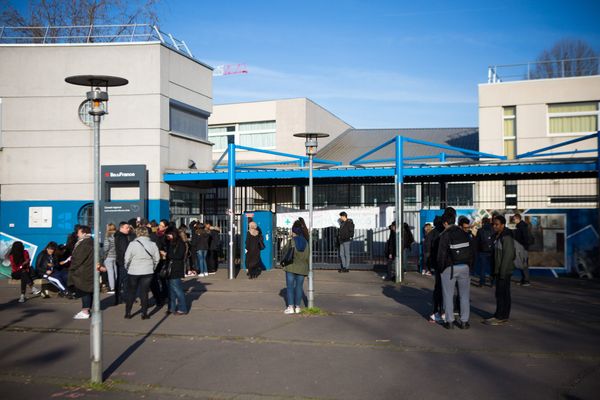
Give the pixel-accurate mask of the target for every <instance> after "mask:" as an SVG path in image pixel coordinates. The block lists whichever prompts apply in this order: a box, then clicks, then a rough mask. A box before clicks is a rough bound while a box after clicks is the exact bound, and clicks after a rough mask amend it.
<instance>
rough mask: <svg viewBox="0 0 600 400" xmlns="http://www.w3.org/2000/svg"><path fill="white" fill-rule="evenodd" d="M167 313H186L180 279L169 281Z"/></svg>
mask: <svg viewBox="0 0 600 400" xmlns="http://www.w3.org/2000/svg"><path fill="white" fill-rule="evenodd" d="M177 303H179V304H177ZM169 311H170V312H172V313H173V312H175V311H181V312H182V313H187V312H188V308H187V304H186V303H185V295H184V293H183V286H182V285H181V279H180V278H176V279H169Z"/></svg>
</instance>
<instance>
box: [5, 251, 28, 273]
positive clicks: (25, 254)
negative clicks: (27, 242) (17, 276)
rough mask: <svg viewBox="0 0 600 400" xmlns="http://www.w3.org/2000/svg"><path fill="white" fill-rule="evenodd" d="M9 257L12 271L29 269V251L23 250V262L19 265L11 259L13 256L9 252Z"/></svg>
mask: <svg viewBox="0 0 600 400" xmlns="http://www.w3.org/2000/svg"><path fill="white" fill-rule="evenodd" d="M9 258H10V267H11V268H12V272H19V271H21V270H25V271H29V264H30V262H29V261H30V260H29V252H28V251H27V250H24V251H23V262H22V263H21V264H19V265H17V264H15V262H14V261H13V256H12V254H11V256H10V257H9Z"/></svg>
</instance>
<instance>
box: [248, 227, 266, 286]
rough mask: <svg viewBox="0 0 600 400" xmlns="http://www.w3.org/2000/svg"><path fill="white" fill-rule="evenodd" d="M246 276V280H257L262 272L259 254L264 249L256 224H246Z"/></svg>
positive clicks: (260, 233) (261, 236)
mask: <svg viewBox="0 0 600 400" xmlns="http://www.w3.org/2000/svg"><path fill="white" fill-rule="evenodd" d="M245 248H246V275H248V278H250V279H255V278H258V276H259V275H260V273H261V271H262V260H261V259H260V252H261V250H262V249H264V248H265V242H264V240H263V235H262V232H261V231H260V228H259V227H258V225H256V222H254V221H252V222H250V223H249V224H248V233H247V234H246V247H245Z"/></svg>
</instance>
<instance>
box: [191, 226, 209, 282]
mask: <svg viewBox="0 0 600 400" xmlns="http://www.w3.org/2000/svg"><path fill="white" fill-rule="evenodd" d="M209 248H210V233H209V232H208V231H207V230H206V227H205V226H204V224H203V223H198V224H196V226H195V227H194V232H193V233H192V252H193V253H194V254H195V256H196V268H197V269H198V276H208V265H207V263H206V256H207V255H208V249H209Z"/></svg>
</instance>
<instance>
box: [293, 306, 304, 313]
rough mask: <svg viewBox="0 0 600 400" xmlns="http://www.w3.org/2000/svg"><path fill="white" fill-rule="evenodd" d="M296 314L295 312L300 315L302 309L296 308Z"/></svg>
mask: <svg viewBox="0 0 600 400" xmlns="http://www.w3.org/2000/svg"><path fill="white" fill-rule="evenodd" d="M294 312H295V313H296V314H300V313H301V312H302V309H301V308H300V307H299V306H296V307H295V308H294Z"/></svg>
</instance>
